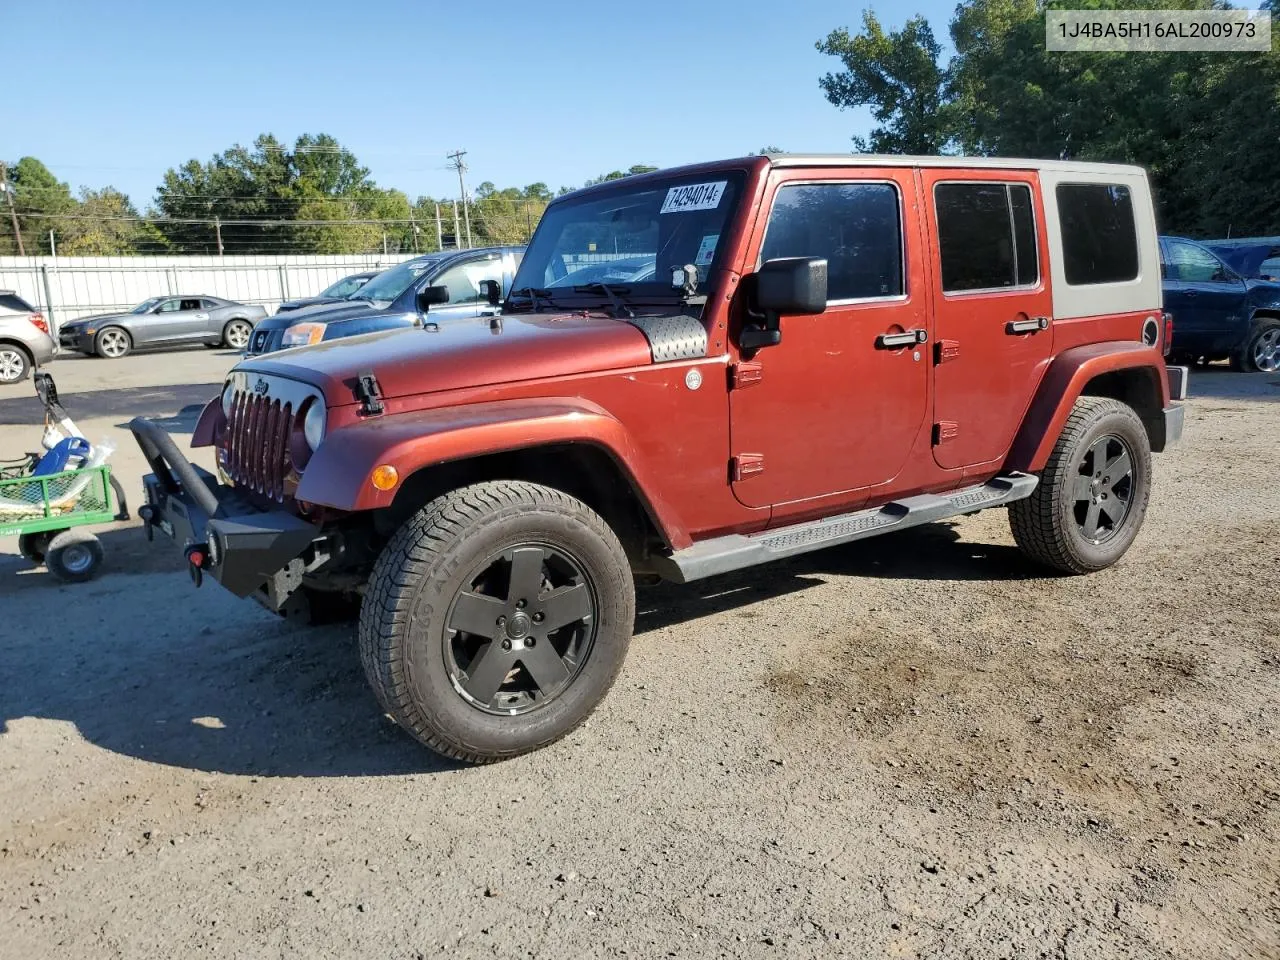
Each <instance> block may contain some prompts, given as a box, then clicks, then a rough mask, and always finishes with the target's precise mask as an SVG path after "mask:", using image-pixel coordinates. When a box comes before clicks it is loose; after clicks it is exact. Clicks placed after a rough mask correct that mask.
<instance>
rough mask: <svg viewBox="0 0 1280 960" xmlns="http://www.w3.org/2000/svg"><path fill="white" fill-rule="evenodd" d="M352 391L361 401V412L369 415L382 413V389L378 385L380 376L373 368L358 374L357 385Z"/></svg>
mask: <svg viewBox="0 0 1280 960" xmlns="http://www.w3.org/2000/svg"><path fill="white" fill-rule="evenodd" d="M351 392H352V393H353V394H355V398H356V399H357V400H358V401H360V412H361V413H363V414H364V415H365V416H367V417H376V416H377V415H378V414H380V413H382V411H383V409H384V408H383V406H382V400H381V397H382V390H381V389H380V388H379V386H378V378H377V377H375V376H374V375H373V371H372V370H365V371H364V372H363V373H358V374H356V385H355V387H353V388H352V390H351Z"/></svg>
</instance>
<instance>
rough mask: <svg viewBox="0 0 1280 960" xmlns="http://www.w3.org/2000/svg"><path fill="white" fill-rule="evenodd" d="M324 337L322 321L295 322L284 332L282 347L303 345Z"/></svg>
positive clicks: (318, 340) (317, 341)
mask: <svg viewBox="0 0 1280 960" xmlns="http://www.w3.org/2000/svg"><path fill="white" fill-rule="evenodd" d="M323 339H324V324H323V323H295V324H294V325H293V326H292V327H289V328H287V329H286V330H285V332H284V339H283V340H281V341H280V345H281V346H282V347H305V346H307V345H308V344H312V343H319V342H320V341H321V340H323Z"/></svg>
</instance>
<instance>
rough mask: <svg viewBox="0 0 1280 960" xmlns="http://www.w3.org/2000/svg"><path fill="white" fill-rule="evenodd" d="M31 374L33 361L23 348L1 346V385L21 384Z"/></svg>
mask: <svg viewBox="0 0 1280 960" xmlns="http://www.w3.org/2000/svg"><path fill="white" fill-rule="evenodd" d="M30 372H31V360H30V358H29V357H28V356H27V354H26V351H24V350H23V349H22V348H21V347H11V346H9V345H8V344H0V383H21V382H22V381H23V380H25V379H27V374H29V373H30Z"/></svg>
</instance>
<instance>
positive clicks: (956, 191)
mask: <svg viewBox="0 0 1280 960" xmlns="http://www.w3.org/2000/svg"><path fill="white" fill-rule="evenodd" d="M933 198H934V206H935V208H936V210H937V215H938V252H939V258H940V259H941V261H942V290H943V292H944V293H964V292H967V291H972V290H1001V289H1005V288H1009V287H1020V286H1032V285H1034V284H1035V283H1036V282H1037V281H1038V280H1039V279H1040V248H1039V244H1038V243H1037V241H1036V214H1035V207H1034V205H1033V204H1032V201H1031V188H1030V187H1029V186H1027V185H1026V184H1025V183H992V182H990V181H983V182H981V183H940V184H938V185H937V186H936V187H934V190H933Z"/></svg>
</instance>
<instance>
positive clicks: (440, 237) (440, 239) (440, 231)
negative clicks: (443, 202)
mask: <svg viewBox="0 0 1280 960" xmlns="http://www.w3.org/2000/svg"><path fill="white" fill-rule="evenodd" d="M436 245H437V246H439V247H440V249H441V250H444V225H443V224H442V223H441V222H440V204H439V203H436Z"/></svg>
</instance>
